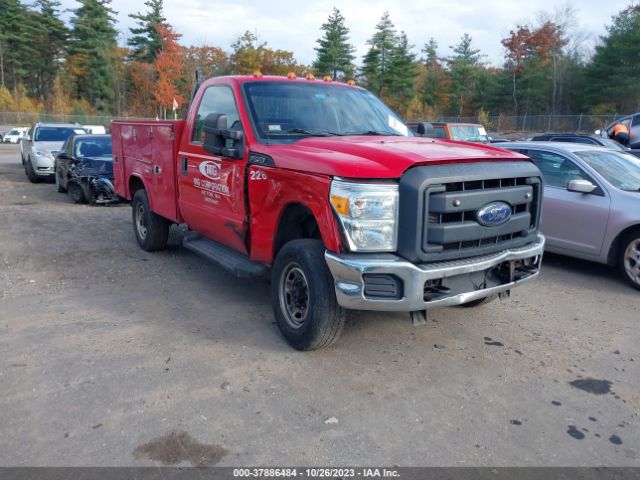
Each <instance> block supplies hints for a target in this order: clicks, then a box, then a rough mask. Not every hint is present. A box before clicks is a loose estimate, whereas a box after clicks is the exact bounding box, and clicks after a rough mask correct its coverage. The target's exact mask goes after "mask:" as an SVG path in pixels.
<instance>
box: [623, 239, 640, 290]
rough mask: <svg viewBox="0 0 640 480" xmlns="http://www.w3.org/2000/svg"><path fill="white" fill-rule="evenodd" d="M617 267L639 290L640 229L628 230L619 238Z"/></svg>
mask: <svg viewBox="0 0 640 480" xmlns="http://www.w3.org/2000/svg"><path fill="white" fill-rule="evenodd" d="M618 269H619V270H620V274H621V275H622V277H623V278H624V279H625V280H626V282H627V283H628V284H629V285H631V286H632V287H633V288H635V289H637V290H640V230H634V231H632V232H629V233H627V234H626V235H625V236H624V237H622V239H621V240H620V252H619V254H618Z"/></svg>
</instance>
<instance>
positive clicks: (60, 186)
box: [54, 168, 67, 193]
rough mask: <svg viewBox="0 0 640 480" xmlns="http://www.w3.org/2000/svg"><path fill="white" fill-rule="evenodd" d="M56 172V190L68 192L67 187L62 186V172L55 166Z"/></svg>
mask: <svg viewBox="0 0 640 480" xmlns="http://www.w3.org/2000/svg"><path fill="white" fill-rule="evenodd" d="M54 172H56V173H55V174H54V177H55V182H56V192H58V193H66V191H67V189H66V188H64V187H63V186H62V182H61V181H60V172H59V171H58V169H57V168H55V170H54Z"/></svg>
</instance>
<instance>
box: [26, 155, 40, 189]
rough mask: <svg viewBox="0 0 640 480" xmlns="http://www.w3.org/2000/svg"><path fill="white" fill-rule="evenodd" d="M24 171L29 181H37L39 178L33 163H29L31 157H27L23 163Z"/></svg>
mask: <svg viewBox="0 0 640 480" xmlns="http://www.w3.org/2000/svg"><path fill="white" fill-rule="evenodd" d="M24 173H26V174H27V178H28V179H29V181H30V182H31V183H39V182H40V178H39V177H38V175H36V172H35V170H34V169H33V164H32V163H31V158H28V159H27V162H26V163H25V164H24Z"/></svg>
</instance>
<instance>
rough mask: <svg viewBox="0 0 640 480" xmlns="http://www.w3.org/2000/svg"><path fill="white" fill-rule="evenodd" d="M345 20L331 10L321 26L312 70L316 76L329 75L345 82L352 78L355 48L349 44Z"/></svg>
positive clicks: (336, 11)
mask: <svg viewBox="0 0 640 480" xmlns="http://www.w3.org/2000/svg"><path fill="white" fill-rule="evenodd" d="M344 22H345V18H344V17H343V16H342V14H341V13H340V10H338V9H337V8H334V9H333V12H332V13H331V15H329V18H328V19H327V22H326V23H324V24H323V25H322V30H323V31H324V35H323V37H322V38H319V39H318V40H317V43H318V45H319V46H318V47H316V48H315V51H316V59H315V60H314V62H313V70H314V71H315V73H316V75H318V76H325V75H331V78H333V79H334V80H338V79H340V80H346V79H349V78H351V77H352V76H353V61H354V60H355V56H354V55H353V52H354V51H355V47H354V46H353V45H351V44H350V43H349V29H348V28H347V27H346V26H345V24H344Z"/></svg>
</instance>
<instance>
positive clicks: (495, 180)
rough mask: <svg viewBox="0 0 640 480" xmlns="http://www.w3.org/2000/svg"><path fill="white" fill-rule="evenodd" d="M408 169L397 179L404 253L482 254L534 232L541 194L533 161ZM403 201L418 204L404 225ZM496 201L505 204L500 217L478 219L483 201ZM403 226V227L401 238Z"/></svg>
mask: <svg viewBox="0 0 640 480" xmlns="http://www.w3.org/2000/svg"><path fill="white" fill-rule="evenodd" d="M414 170H416V172H409V173H407V174H406V175H405V176H407V177H408V178H407V181H406V182H405V180H404V178H403V179H402V180H401V183H400V185H401V189H400V205H401V230H400V232H401V234H400V238H399V253H401V254H402V255H403V256H405V257H407V258H408V259H410V260H412V261H438V260H451V259H456V258H463V257H470V256H476V255H484V254H487V253H491V252H495V251H499V250H502V249H505V248H511V247H517V246H521V245H524V244H526V243H528V242H530V241H532V240H533V239H534V238H535V233H536V232H537V230H538V225H539V221H540V204H541V203H540V202H541V197H542V183H541V180H540V173H539V171H537V169H536V168H535V166H533V165H531V164H527V163H525V162H518V163H515V162H503V163H497V164H496V163H494V164H472V165H457V166H433V167H422V170H420V169H418V168H416V169H414ZM440 172H443V173H442V174H441V175H438V173H440ZM510 174H511V175H510ZM411 176H412V177H415V178H411ZM403 184H404V186H403ZM414 199H415V200H414ZM409 202H416V203H417V204H418V208H417V212H418V213H417V214H413V216H412V217H411V220H412V221H414V222H416V223H417V225H416V226H415V227H412V226H411V225H409V223H408V222H409V218H410V217H409V216H408V215H407V214H406V212H405V213H403V211H402V210H403V207H406V208H409ZM496 203H498V204H499V205H502V206H503V207H505V208H506V206H505V205H504V204H507V205H508V206H509V207H510V211H511V213H510V215H507V216H506V218H505V219H504V220H503V221H502V223H500V222H497V223H495V224H490V222H486V221H480V220H479V212H480V210H483V209H484V211H485V212H486V209H485V207H490V206H493V205H494V204H496ZM414 205H415V203H414ZM414 208H415V207H414ZM414 211H415V210H414ZM403 227H404V228H403ZM414 229H415V230H414ZM403 231H406V232H408V233H409V235H407V237H405V238H402V235H403ZM413 239H415V240H413ZM412 242H413V243H412Z"/></svg>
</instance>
